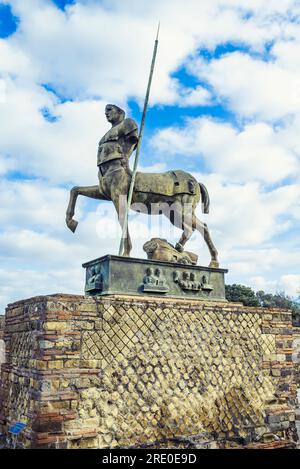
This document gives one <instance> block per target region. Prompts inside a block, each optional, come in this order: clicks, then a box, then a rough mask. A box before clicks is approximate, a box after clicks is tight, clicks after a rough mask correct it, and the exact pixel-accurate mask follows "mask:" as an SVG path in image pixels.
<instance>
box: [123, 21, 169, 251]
mask: <svg viewBox="0 0 300 469" xmlns="http://www.w3.org/2000/svg"><path fill="white" fill-rule="evenodd" d="M159 26H160V25H158V29H157V36H156V40H155V43H154V50H153V57H152V63H151V69H150V76H149V80H148V87H147V92H146V97H145V103H144V109H143V116H142V122H141V127H140V133H139V140H138V144H137V148H136V154H135V160H134V166H133V172H132V177H131V182H130V187H129V192H128V198H127V205H126V210H125V218H124V224H123V231H122V238H121V242H120V248H119V256H121V255H122V253H123V251H124V243H125V238H126V236H127V228H128V212H129V209H130V206H131V201H132V194H133V189H134V183H135V176H136V173H137V167H138V162H139V156H140V148H141V142H142V137H143V132H144V127H145V119H146V114H147V108H148V102H149V96H150V89H151V83H152V77H153V72H154V66H155V59H156V53H157V46H158V34H159Z"/></svg>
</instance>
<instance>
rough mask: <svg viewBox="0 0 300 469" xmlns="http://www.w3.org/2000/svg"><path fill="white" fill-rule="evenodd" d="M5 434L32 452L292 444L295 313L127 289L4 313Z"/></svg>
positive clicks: (0, 419) (1, 422)
mask: <svg viewBox="0 0 300 469" xmlns="http://www.w3.org/2000/svg"><path fill="white" fill-rule="evenodd" d="M4 340H5V344H6V352H7V356H6V362H5V363H4V364H2V367H1V380H0V381H1V387H0V433H2V434H3V435H4V439H5V441H7V440H9V438H10V436H9V434H8V429H9V426H10V425H11V424H13V423H15V422H16V421H22V422H25V423H26V424H27V426H26V428H25V429H24V431H23V432H21V434H20V435H19V436H18V438H17V445H18V447H24V448H115V447H141V446H144V445H146V446H147V447H150V448H152V447H153V448H169V447H177V448H195V447H196V448H213V447H221V448H222V447H229V446H232V445H236V446H239V445H241V446H242V447H262V448H267V447H285V448H288V447H291V445H293V444H294V443H293V441H294V440H293V438H294V437H295V428H296V426H295V408H296V395H297V394H296V390H297V385H296V381H295V374H294V366H295V365H294V362H293V353H294V348H293V326H292V315H291V312H289V311H281V310H278V309H268V310H265V309H262V308H246V307H243V306H242V305H239V304H236V303H226V302H214V301H201V300H190V299H171V298H162V297H159V296H157V297H150V296H149V297H148V296H147V298H142V299H141V297H135V296H125V295H122V296H121V295H120V296H117V295H112V296H108V297H89V298H85V297H81V296H75V295H53V296H48V297H39V298H32V299H29V300H24V301H21V302H17V303H15V304H13V305H10V306H9V307H8V308H7V310H6V318H5V328H4Z"/></svg>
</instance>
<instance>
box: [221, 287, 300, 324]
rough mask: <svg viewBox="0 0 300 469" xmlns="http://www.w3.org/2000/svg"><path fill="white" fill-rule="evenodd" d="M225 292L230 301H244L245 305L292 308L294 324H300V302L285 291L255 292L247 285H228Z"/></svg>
mask: <svg viewBox="0 0 300 469" xmlns="http://www.w3.org/2000/svg"><path fill="white" fill-rule="evenodd" d="M225 294H226V298H227V300H228V301H233V302H239V303H243V305H245V306H261V307H262V308H281V309H290V310H292V312H293V322H294V325H299V326H300V303H299V298H298V300H294V299H292V298H290V297H289V296H288V295H286V294H285V293H284V292H278V293H275V294H272V293H265V292H264V291H262V290H260V291H258V292H256V293H255V292H254V290H252V288H250V287H246V286H245V285H238V284H233V285H226V286H225Z"/></svg>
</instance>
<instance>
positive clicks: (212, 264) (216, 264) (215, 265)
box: [208, 261, 220, 269]
mask: <svg viewBox="0 0 300 469" xmlns="http://www.w3.org/2000/svg"><path fill="white" fill-rule="evenodd" d="M208 267H210V268H211V269H218V268H219V267H220V264H219V262H218V261H210V264H209V266H208Z"/></svg>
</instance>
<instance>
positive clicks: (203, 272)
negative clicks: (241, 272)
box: [83, 255, 228, 300]
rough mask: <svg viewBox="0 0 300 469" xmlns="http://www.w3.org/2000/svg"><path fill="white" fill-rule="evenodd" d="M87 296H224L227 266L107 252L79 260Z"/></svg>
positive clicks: (205, 297) (206, 297)
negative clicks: (202, 264) (82, 268)
mask: <svg viewBox="0 0 300 469" xmlns="http://www.w3.org/2000/svg"><path fill="white" fill-rule="evenodd" d="M83 267H84V268H85V269H86V283H85V294H86V295H87V296H95V295H111V294H130V295H143V296H149V295H162V296H166V297H169V298H194V299H205V300H225V284H224V274H225V273H227V272H228V270H227V269H220V268H213V267H203V266H194V265H183V264H176V263H173V262H162V261H156V260H153V259H151V260H146V259H135V258H132V257H121V256H112V255H107V256H104V257H100V258H98V259H95V260H92V261H90V262H87V263H85V264H83Z"/></svg>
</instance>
